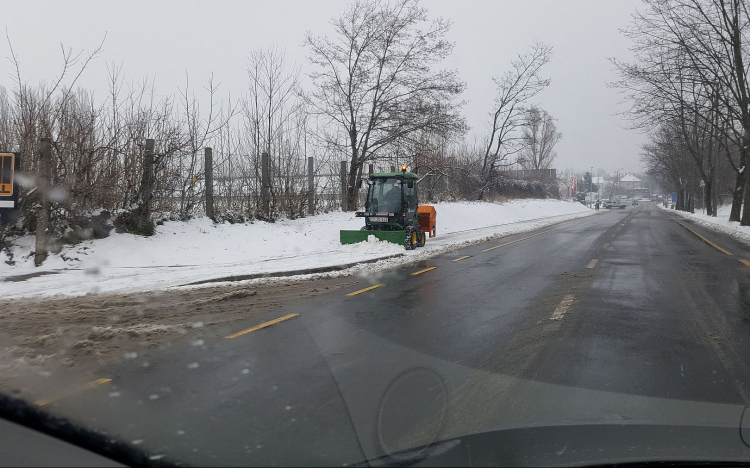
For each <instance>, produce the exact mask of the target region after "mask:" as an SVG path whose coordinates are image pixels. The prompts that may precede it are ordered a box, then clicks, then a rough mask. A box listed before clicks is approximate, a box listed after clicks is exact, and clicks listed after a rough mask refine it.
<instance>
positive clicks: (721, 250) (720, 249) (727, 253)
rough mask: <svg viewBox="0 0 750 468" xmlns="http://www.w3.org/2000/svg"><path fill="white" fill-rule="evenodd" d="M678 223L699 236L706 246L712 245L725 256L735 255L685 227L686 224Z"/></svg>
mask: <svg viewBox="0 0 750 468" xmlns="http://www.w3.org/2000/svg"><path fill="white" fill-rule="evenodd" d="M676 223H677V224H679V225H680V226H682V227H684V228H685V229H687V230H688V231H690V232H692V233H693V234H695V235H696V236H698V237H699V238H700V239H701V240H702V241H703V242H705V243H706V244H708V245H710V246H711V247H713V248H714V249H716V250H718V251H719V252H721V253H724V254H726V255H729V256H730V257H731V256H733V255H734V254H733V253H732V252H730V251H728V250H727V249H724V248H722V247H719V246H718V245H716V244H714V243H713V242H711V241H710V240H708V239H706V238H705V237H703V236H702V235H700V234H698V233H697V232H695V231H693V230H692V229H690V228H689V227H687V226H685V225H684V224H682V223H681V222H679V221H676Z"/></svg>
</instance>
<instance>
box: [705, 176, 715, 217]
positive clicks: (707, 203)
mask: <svg viewBox="0 0 750 468" xmlns="http://www.w3.org/2000/svg"><path fill="white" fill-rule="evenodd" d="M711 177H713V174H712V175H711ZM705 182H706V186H705V187H703V191H702V193H701V195H704V196H703V206H704V207H705V208H706V214H707V215H708V216H716V214H715V213H714V205H713V203H712V202H711V196H712V195H713V191H712V190H711V187H713V181H712V180H711V179H708V180H706V181H705Z"/></svg>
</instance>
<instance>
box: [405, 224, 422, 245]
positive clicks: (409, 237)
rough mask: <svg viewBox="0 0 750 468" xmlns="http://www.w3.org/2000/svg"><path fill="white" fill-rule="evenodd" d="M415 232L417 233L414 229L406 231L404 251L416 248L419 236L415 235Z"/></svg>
mask: <svg viewBox="0 0 750 468" xmlns="http://www.w3.org/2000/svg"><path fill="white" fill-rule="evenodd" d="M417 232H419V231H417V230H415V229H407V230H406V242H404V247H406V250H414V248H415V247H417V245H418V243H419V234H417Z"/></svg>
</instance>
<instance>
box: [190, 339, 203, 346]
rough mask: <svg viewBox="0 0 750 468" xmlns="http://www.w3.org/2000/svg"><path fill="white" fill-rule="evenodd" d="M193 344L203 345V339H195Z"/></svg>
mask: <svg viewBox="0 0 750 468" xmlns="http://www.w3.org/2000/svg"><path fill="white" fill-rule="evenodd" d="M192 345H193V346H203V340H195V341H193V343H192Z"/></svg>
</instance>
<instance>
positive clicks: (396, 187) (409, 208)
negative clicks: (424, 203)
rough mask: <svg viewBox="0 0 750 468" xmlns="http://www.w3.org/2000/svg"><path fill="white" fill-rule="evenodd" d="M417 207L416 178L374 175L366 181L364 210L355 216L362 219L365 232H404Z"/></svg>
mask: <svg viewBox="0 0 750 468" xmlns="http://www.w3.org/2000/svg"><path fill="white" fill-rule="evenodd" d="M418 206H419V203H418V198H417V176H416V175H415V174H412V173H411V172H396V173H383V174H373V175H371V176H370V179H369V180H368V181H367V198H366V199H365V210H364V211H362V212H358V213H357V216H359V217H364V218H365V225H366V226H367V229H372V230H386V231H390V230H393V229H392V228H393V227H394V225H395V227H396V228H397V230H403V228H404V226H405V225H411V224H414V220H415V217H416V213H417V207H418Z"/></svg>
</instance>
